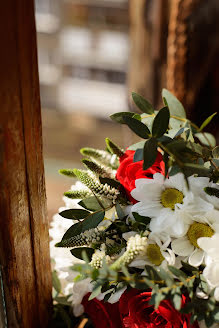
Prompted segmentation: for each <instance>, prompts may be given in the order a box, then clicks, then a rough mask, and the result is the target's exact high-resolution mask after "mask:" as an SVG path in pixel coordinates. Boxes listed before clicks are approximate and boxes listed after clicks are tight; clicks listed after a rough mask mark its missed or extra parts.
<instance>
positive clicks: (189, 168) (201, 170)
mask: <svg viewBox="0 0 219 328" xmlns="http://www.w3.org/2000/svg"><path fill="white" fill-rule="evenodd" d="M184 172H185V173H187V176H188V175H192V174H198V175H199V176H204V177H208V176H209V174H210V170H209V169H208V168H206V167H205V166H204V165H199V164H194V163H184Z"/></svg>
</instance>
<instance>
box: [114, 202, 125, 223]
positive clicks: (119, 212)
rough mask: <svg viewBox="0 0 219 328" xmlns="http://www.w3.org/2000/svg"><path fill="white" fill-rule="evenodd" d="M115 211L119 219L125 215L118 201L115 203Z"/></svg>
mask: <svg viewBox="0 0 219 328" xmlns="http://www.w3.org/2000/svg"><path fill="white" fill-rule="evenodd" d="M116 213H117V215H118V218H119V219H120V220H122V219H124V217H125V216H126V215H125V213H124V211H123V209H122V207H121V206H120V205H119V203H117V204H116Z"/></svg>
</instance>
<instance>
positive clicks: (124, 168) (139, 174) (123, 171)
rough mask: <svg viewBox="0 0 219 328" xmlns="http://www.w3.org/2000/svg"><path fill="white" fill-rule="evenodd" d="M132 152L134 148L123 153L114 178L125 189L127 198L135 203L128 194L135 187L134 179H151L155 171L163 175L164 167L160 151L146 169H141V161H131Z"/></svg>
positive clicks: (133, 152)
mask: <svg viewBox="0 0 219 328" xmlns="http://www.w3.org/2000/svg"><path fill="white" fill-rule="evenodd" d="M134 154H135V151H134V150H126V152H125V154H124V155H123V156H122V157H121V158H120V165H119V168H118V170H117V173H116V178H117V180H119V182H120V183H121V184H122V185H123V187H124V188H125V189H126V192H127V195H128V198H129V200H130V201H132V202H133V203H136V200H135V199H134V198H132V196H131V194H130V192H131V191H132V189H134V188H135V180H136V179H141V178H146V179H152V178H153V174H155V173H161V174H163V175H164V171H165V167H164V162H163V157H162V155H161V153H160V152H158V153H157V158H156V161H155V162H154V164H153V165H152V166H151V167H150V168H149V169H147V170H143V161H139V162H135V163H134V162H133V158H134Z"/></svg>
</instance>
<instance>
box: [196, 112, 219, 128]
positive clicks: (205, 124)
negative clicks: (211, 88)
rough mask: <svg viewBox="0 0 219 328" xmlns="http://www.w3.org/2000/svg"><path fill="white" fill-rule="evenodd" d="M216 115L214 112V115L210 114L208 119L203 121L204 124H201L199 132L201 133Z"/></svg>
mask: <svg viewBox="0 0 219 328" xmlns="http://www.w3.org/2000/svg"><path fill="white" fill-rule="evenodd" d="M215 115H217V112H215V113H214V114H212V115H211V116H209V117H208V118H206V120H204V122H203V123H202V125H201V126H200V129H199V131H202V130H203V129H204V128H205V127H206V126H207V125H208V124H209V123H210V122H211V120H212V118H213V117H214V116H215Z"/></svg>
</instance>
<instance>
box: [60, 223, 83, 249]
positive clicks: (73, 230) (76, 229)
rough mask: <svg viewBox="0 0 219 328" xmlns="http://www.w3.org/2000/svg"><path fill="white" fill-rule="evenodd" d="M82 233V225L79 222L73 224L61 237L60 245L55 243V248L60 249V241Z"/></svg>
mask: <svg viewBox="0 0 219 328" xmlns="http://www.w3.org/2000/svg"><path fill="white" fill-rule="evenodd" d="M81 232H82V225H81V222H78V223H76V224H73V225H72V226H71V227H70V228H69V229H68V230H67V231H66V232H65V234H64V235H63V237H62V240H61V242H60V243H57V244H56V246H57V247H62V241H63V240H67V239H69V238H71V237H74V236H77V235H80V233H81Z"/></svg>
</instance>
